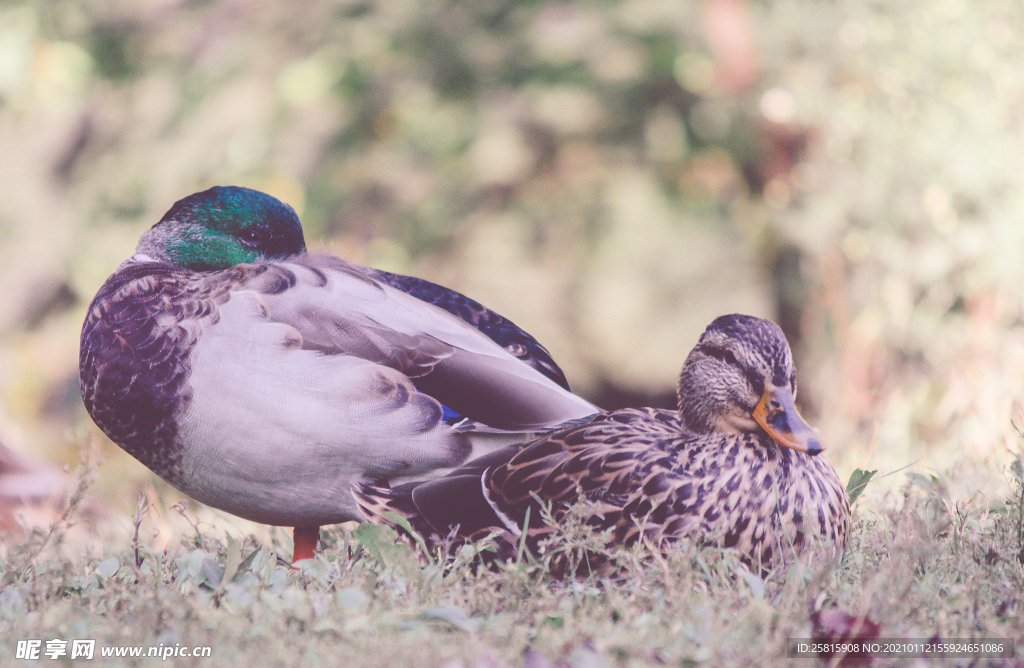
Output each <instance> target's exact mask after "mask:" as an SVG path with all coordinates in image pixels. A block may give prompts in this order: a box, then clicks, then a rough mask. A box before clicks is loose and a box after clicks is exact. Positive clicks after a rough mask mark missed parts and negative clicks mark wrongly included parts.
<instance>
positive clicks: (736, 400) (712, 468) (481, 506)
mask: <svg viewBox="0 0 1024 668" xmlns="http://www.w3.org/2000/svg"><path fill="white" fill-rule="evenodd" d="M678 392H679V410H678V411H669V410H662V409H657V408H628V409H623V410H617V411H614V412H611V413H605V414H602V415H598V416H596V417H595V418H593V419H592V420H591V421H589V422H588V423H586V424H577V425H574V426H571V427H569V428H566V429H562V430H559V431H556V432H552V433H550V434H548V435H545V436H541V437H538V438H536V439H534V440H533V441H530V442H527V443H524V444H521V445H519V446H510V447H507V448H504V449H502V450H498V451H496V452H493V453H491V454H489V455H485V456H484V457H482V458H481V459H479V460H477V461H473V462H469V463H468V464H466V465H465V466H463V467H462V468H460V469H457V470H455V471H454V472H452V473H451V474H449V475H448V476H446V477H443V478H440V479H437V480H433V481H429V482H423V483H419V484H415V483H410V484H406V485H404V486H401V487H397V488H393V489H385V488H383V487H381V486H375V485H372V484H360V485H359V487H358V489H357V492H356V495H357V497H358V498H359V503H360V507H361V508H362V510H363V512H364V514H365V515H366V516H367V518H369V519H370V520H371V521H375V522H387V521H388V519H387V518H386V517H385V516H384V513H385V512H386V511H393V512H397V513H398V514H399V515H404V516H405V518H406V519H408V520H409V521H410V523H411V525H412V526H413V527H414V528H415V529H417V530H418V531H420V532H423V533H424V534H425V535H428V536H431V537H432V538H434V539H435V540H437V539H440V538H442V537H445V536H447V535H449V534H450V532H451V531H452V529H453V528H455V527H457V528H458V535H459V536H462V537H475V536H481V535H484V534H486V533H488V532H489V531H492V530H495V529H497V530H499V532H500V534H499V541H500V542H501V543H503V544H504V545H505V546H508V545H512V546H515V545H517V544H519V542H520V537H521V535H522V531H523V527H524V524H525V523H526V522H529V525H528V534H529V535H528V538H530V539H531V540H530V541H529V543H530V544H536V543H537V542H538V540H539V538H540V537H542V536H543V535H544V534H546V533H548V532H550V530H551V529H550V527H547V526H545V525H544V523H543V522H542V521H541V512H540V511H541V504H542V503H543V504H551V510H552V515H553V517H554V519H556V520H558V519H560V518H564V517H565V515H566V513H567V512H568V511H569V508H570V507H571V506H572V505H573V504H575V503H576V502H577V501H579V500H580V498H581V496H582V497H583V498H585V499H586V500H587V501H589V502H590V504H589V508H590V509H591V511H592V514H591V515H590V516H588V517H587V524H589V525H591V526H593V527H594V528H596V529H598V530H602V531H603V530H605V529H611V530H612V532H611V537H612V539H613V540H615V541H616V542H619V543H622V544H625V545H629V544H632V543H634V542H636V541H638V540H645V541H647V542H648V543H650V544H652V545H653V546H655V547H661V546H662V545H664V544H665V543H669V542H672V541H676V540H679V539H694V540H698V541H701V542H703V543H709V544H714V545H720V546H723V547H735V548H738V549H739V550H741V551H742V552H743V554H744V555H745V558H746V559H747V560H748V562H749V563H751V564H761V565H770V564H773V563H775V562H777V561H778V560H780V559H782V560H785V558H786V555H787V554H790V553H791V552H792V551H793V550H795V551H797V552H799V551H801V550H802V549H803V548H804V547H806V546H807V545H808V544H810V543H813V542H822V543H824V544H825V545H826V546H831V548H832V549H833V551H837V550H838V551H841V550H842V549H843V548H844V547H845V545H846V538H847V532H848V531H849V526H850V503H849V499H848V497H847V495H846V491H845V489H844V488H843V485H842V484H841V483H840V482H839V478H838V477H837V476H836V472H835V470H834V469H833V468H832V467H831V466H830V465H829V463H828V462H827V461H825V460H824V459H823V458H821V457H819V456H817V455H818V454H819V453H820V452H821V451H822V446H821V443H820V441H819V440H818V438H817V437H816V436H815V432H814V431H813V430H812V429H811V428H810V427H809V426H808V425H807V423H806V422H804V420H803V418H802V417H800V414H799V413H798V412H797V409H796V406H795V405H794V403H793V400H794V397H795V396H796V375H795V374H794V371H793V357H792V353H791V352H790V349H789V345H788V344H787V342H786V339H785V337H784V336H783V334H782V330H781V329H779V327H778V325H776V324H775V323H772V322H769V321H767V320H762V319H760V318H754V317H751V316H745V315H727V316H722V317H720V318H718V319H716V320H715V321H714V322H712V323H711V325H710V326H708V328H707V330H705V332H704V334H703V335H702V336H701V338H700V341H699V342H698V343H697V346H696V347H695V348H694V349H693V351H692V352H691V353H690V355H689V356H688V357H687V358H686V363H685V365H684V366H683V370H682V373H681V375H680V377H679V386H678ZM528 511H529V514H528ZM527 518H529V519H527Z"/></svg>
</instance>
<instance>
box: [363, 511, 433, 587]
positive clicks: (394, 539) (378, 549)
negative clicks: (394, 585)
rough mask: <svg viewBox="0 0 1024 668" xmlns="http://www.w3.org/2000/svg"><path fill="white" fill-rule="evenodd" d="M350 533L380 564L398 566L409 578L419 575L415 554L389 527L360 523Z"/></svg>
mask: <svg viewBox="0 0 1024 668" xmlns="http://www.w3.org/2000/svg"><path fill="white" fill-rule="evenodd" d="M352 535H353V536H355V537H356V540H358V541H359V543H360V544H361V545H362V546H363V547H364V548H366V550H367V551H368V552H369V553H370V554H371V555H372V556H373V558H374V559H376V560H377V562H378V563H380V564H381V565H382V566H385V567H387V566H395V567H398V568H400V569H401V570H402V571H403V572H404V573H405V575H406V577H409V578H412V577H414V576H418V575H419V573H420V569H419V563H418V562H417V560H416V555H415V554H413V552H412V550H410V549H409V547H408V546H407V545H406V544H405V543H403V542H402V540H401V538H400V537H399V535H398V533H397V532H395V530H394V529H392V528H391V527H389V526H387V525H384V524H368V523H365V524H360V525H359V526H358V527H356V530H355V531H353V532H352Z"/></svg>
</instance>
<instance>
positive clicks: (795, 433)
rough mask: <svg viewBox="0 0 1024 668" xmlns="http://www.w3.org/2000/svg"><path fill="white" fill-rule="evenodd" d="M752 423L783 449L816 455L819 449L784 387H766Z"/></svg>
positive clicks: (817, 442)
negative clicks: (757, 425)
mask: <svg viewBox="0 0 1024 668" xmlns="http://www.w3.org/2000/svg"><path fill="white" fill-rule="evenodd" d="M753 417H754V421H755V422H757V423H758V424H759V425H761V428H762V429H764V430H765V431H766V432H768V435H769V436H771V437H772V439H773V440H774V441H775V442H776V443H778V444H779V445H781V446H782V447H784V448H789V449H791V450H797V451H798V452H806V453H807V454H809V455H816V454H818V453H819V452H821V451H822V450H824V449H825V448H823V447H822V445H821V441H820V440H818V435H817V434H816V433H815V431H814V430H813V429H811V427H810V425H808V424H807V423H806V422H805V421H804V419H803V418H802V417H801V416H800V413H799V411H797V409H796V404H794V403H793V395H792V394H790V392H789V390H788V389H786V388H784V387H774V386H772V385H771V384H770V383H769V384H766V386H765V389H764V395H763V396H762V397H761V401H759V402H758V404H757V407H756V408H754V413H753Z"/></svg>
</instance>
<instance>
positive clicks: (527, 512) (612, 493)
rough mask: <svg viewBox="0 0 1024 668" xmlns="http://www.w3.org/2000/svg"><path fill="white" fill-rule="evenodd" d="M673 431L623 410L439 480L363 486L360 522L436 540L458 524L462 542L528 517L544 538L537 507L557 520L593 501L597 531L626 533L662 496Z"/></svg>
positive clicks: (668, 415) (651, 412)
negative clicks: (394, 520)
mask: <svg viewBox="0 0 1024 668" xmlns="http://www.w3.org/2000/svg"><path fill="white" fill-rule="evenodd" d="M680 433H681V432H680V425H679V424H678V416H677V415H676V414H674V413H672V412H670V411H661V410H658V409H625V410H620V411H615V412H613V413H607V414H602V415H598V416H596V417H593V418H592V419H590V420H588V421H586V422H583V421H581V422H580V423H578V424H575V425H573V426H571V427H569V428H567V429H561V430H558V431H554V432H551V433H548V434H545V435H544V436H540V437H538V438H535V439H534V440H532V441H527V442H526V443H523V444H520V445H516V446H510V447H506V448H503V449H501V450H497V451H495V452H492V453H489V454H487V455H484V456H483V457H479V458H477V459H473V460H471V461H469V462H467V463H466V464H464V465H462V466H461V467H459V468H458V469H456V470H454V471H452V472H451V473H450V474H448V475H446V476H444V477H442V478H439V479H436V480H430V481H426V482H422V483H419V484H416V485H405V486H402V487H400V488H395V489H393V490H388V489H384V488H380V487H375V486H372V485H362V486H357V488H356V489H355V490H354V494H355V497H356V499H357V502H358V503H359V505H360V507H361V508H362V510H363V513H364V515H366V516H367V517H370V518H374V519H378V520H379V519H381V518H383V515H384V513H385V512H386V511H391V512H397V513H398V514H400V515H402V516H404V517H406V518H407V519H409V520H410V521H411V522H412V524H413V526H414V527H415V526H417V525H423V524H424V523H425V524H427V525H429V526H430V528H431V529H432V530H433V532H435V533H436V534H439V535H441V536H444V535H447V534H448V532H449V531H451V529H452V528H453V527H456V526H458V527H459V534H460V535H462V536H472V535H473V534H474V533H477V532H479V531H481V530H485V529H488V528H496V529H504V530H507V531H509V532H511V534H512V535H515V536H518V535H519V534H521V532H522V528H523V526H524V525H525V524H526V522H527V518H529V529H530V531H531V532H534V531H543V530H544V521H543V519H542V510H545V509H546V508H544V507H547V508H550V509H551V510H552V512H553V513H554V515H555V517H556V518H558V517H559V516H561V514H562V513H564V511H565V510H566V509H567V508H568V507H569V506H571V505H573V504H574V503H576V502H577V501H578V500H579V499H580V498H581V496H582V497H583V498H586V499H588V500H589V501H590V502H592V503H593V504H594V507H593V510H594V513H595V515H594V518H593V520H594V521H593V522H592V523H593V524H595V526H599V527H601V528H606V527H609V526H613V525H616V524H620V523H621V524H622V525H623V527H624V530H626V531H629V529H630V528H632V527H634V526H636V523H635V522H634V521H633V518H634V517H637V516H642V515H643V514H645V513H647V512H649V511H650V508H652V507H654V506H660V505H664V501H665V500H666V499H668V498H669V491H670V490H669V489H668V488H669V486H668V485H666V484H664V483H665V480H666V476H665V473H666V472H667V471H669V470H670V469H671V467H672V465H673V455H672V453H671V449H670V447H668V446H669V444H672V443H674V442H676V441H677V440H678V439H679V437H680ZM662 497H664V498H662ZM643 499H647V500H648V501H650V502H651V504H652V505H651V506H644V505H642V504H641V503H640V501H642V500H643ZM623 520H625V521H623ZM384 521H386V518H384Z"/></svg>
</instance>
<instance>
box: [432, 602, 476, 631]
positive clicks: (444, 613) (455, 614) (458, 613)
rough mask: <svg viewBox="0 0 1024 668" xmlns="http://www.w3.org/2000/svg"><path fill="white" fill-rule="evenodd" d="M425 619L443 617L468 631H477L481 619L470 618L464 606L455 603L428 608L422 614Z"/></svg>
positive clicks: (453, 624) (442, 618)
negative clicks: (460, 606)
mask: <svg viewBox="0 0 1024 668" xmlns="http://www.w3.org/2000/svg"><path fill="white" fill-rule="evenodd" d="M420 616H421V617H422V618H423V619H441V620H444V621H446V622H448V623H449V624H451V625H452V626H454V627H456V628H460V629H462V630H463V631H465V632H466V633H476V632H477V630H478V629H479V628H480V621H479V620H476V619H470V617H469V615H467V614H466V611H465V610H463V609H462V608H457V607H455V606H454V605H442V606H438V607H436V608H431V609H430V610H426V611H424V612H423V614H422V615H420Z"/></svg>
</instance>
